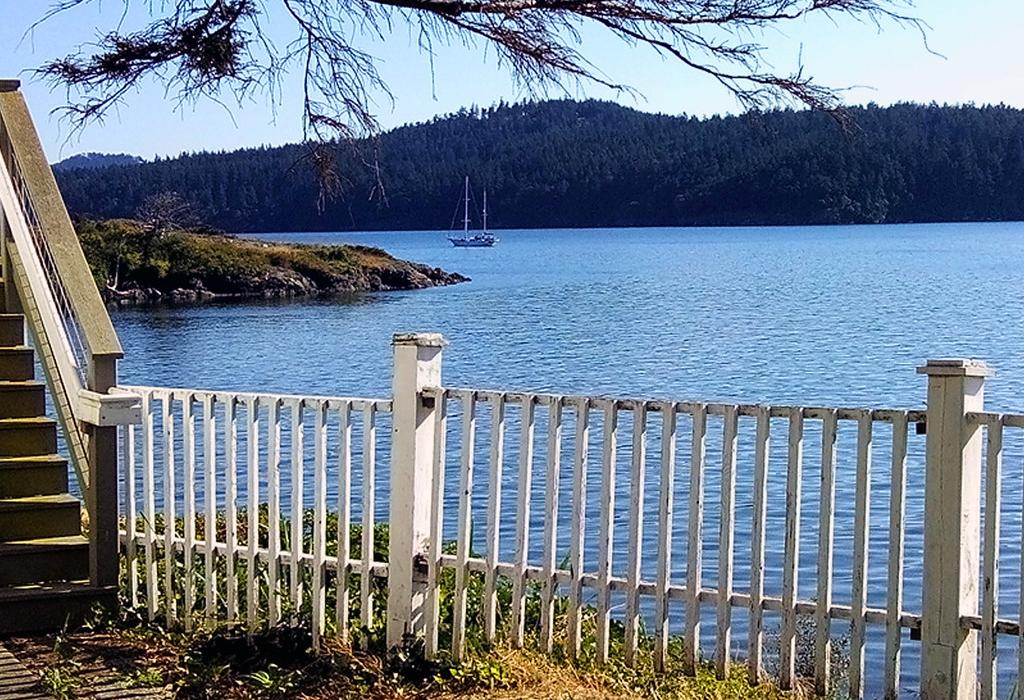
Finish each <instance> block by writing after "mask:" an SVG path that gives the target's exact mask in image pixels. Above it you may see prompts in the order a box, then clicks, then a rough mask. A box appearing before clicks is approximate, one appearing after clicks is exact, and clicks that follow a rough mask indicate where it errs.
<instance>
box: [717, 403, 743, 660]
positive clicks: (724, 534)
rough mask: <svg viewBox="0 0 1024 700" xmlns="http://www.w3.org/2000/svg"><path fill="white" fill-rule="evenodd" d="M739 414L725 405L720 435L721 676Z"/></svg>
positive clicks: (727, 640) (728, 613) (728, 634)
mask: <svg viewBox="0 0 1024 700" xmlns="http://www.w3.org/2000/svg"><path fill="white" fill-rule="evenodd" d="M738 429H739V425H738V415H737V413H736V407H735V406H727V407H726V409H725V418H724V421H723V435H722V480H721V481H722V483H721V501H720V511H719V513H720V515H719V524H720V527H719V531H718V615H717V621H718V634H717V642H718V644H717V647H718V648H717V650H716V653H715V674H716V676H717V677H718V678H719V679H724V678H726V676H727V675H728V673H729V651H730V648H731V642H732V601H731V597H732V548H733V538H734V532H735V524H736V512H735V508H734V501H735V498H736V440H737V433H738Z"/></svg>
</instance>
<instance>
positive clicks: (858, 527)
mask: <svg viewBox="0 0 1024 700" xmlns="http://www.w3.org/2000/svg"><path fill="white" fill-rule="evenodd" d="M871 429H872V421H871V412H870V411H864V412H863V413H861V415H860V417H859V418H858V419H857V479H856V486H855V487H854V511H853V596H852V599H851V607H852V615H853V623H852V625H851V628H850V696H851V697H854V698H860V697H864V637H865V632H866V630H865V625H866V622H867V621H866V620H865V617H864V611H865V609H866V608H867V604H868V588H867V575H868V536H869V532H868V528H869V527H870V526H871V524H870V520H871V517H870V516H871Z"/></svg>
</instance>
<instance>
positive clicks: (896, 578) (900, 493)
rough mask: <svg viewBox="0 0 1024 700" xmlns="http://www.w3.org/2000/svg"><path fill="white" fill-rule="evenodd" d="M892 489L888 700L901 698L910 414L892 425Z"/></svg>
mask: <svg viewBox="0 0 1024 700" xmlns="http://www.w3.org/2000/svg"><path fill="white" fill-rule="evenodd" d="M891 471H892V474H891V477H892V482H891V483H892V485H891V487H890V491H889V566H888V568H889V578H888V582H889V586H888V588H889V590H888V604H887V607H886V619H885V698H886V700H896V699H897V698H898V697H899V682H900V633H901V631H902V630H901V625H900V620H899V617H900V613H901V612H902V608H903V518H904V512H905V504H906V496H905V492H906V488H907V414H906V412H905V411H900V412H899V413H898V415H896V416H895V418H894V419H893V422H892V470H891Z"/></svg>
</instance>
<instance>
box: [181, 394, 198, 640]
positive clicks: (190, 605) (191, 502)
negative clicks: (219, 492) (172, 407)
mask: <svg viewBox="0 0 1024 700" xmlns="http://www.w3.org/2000/svg"><path fill="white" fill-rule="evenodd" d="M193 402H194V399H193V396H192V394H191V393H188V392H186V393H185V395H184V396H182V398H181V437H182V442H183V444H184V450H185V454H184V456H183V464H182V469H183V473H182V479H183V481H184V488H185V501H184V503H183V508H184V514H183V517H184V519H185V529H184V533H183V534H184V536H185V541H184V547H185V551H184V554H183V556H184V559H185V566H184V569H183V576H184V587H185V598H184V605H185V610H184V618H185V619H184V622H185V631H186V632H190V631H191V630H192V616H193V614H194V613H195V605H196V587H195V580H194V578H195V556H196V430H195V429H196V425H195V417H194V416H193V413H192V409H193Z"/></svg>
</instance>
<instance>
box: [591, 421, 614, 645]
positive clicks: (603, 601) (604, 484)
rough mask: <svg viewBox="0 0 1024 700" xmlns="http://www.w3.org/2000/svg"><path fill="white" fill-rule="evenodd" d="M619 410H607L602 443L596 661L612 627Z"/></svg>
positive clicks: (607, 642) (607, 643)
mask: <svg viewBox="0 0 1024 700" xmlns="http://www.w3.org/2000/svg"><path fill="white" fill-rule="evenodd" d="M618 425H619V410H618V406H617V405H616V404H615V402H609V403H608V404H606V406H605V409H604V433H603V436H602V446H601V451H602V452H601V516H600V518H601V525H600V527H601V531H600V540H599V542H598V558H597V612H596V617H597V662H598V663H599V664H603V663H607V661H608V646H609V634H610V629H611V592H612V591H611V578H612V553H613V552H614V546H615V456H616V455H615V451H616V431H617V429H618Z"/></svg>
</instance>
